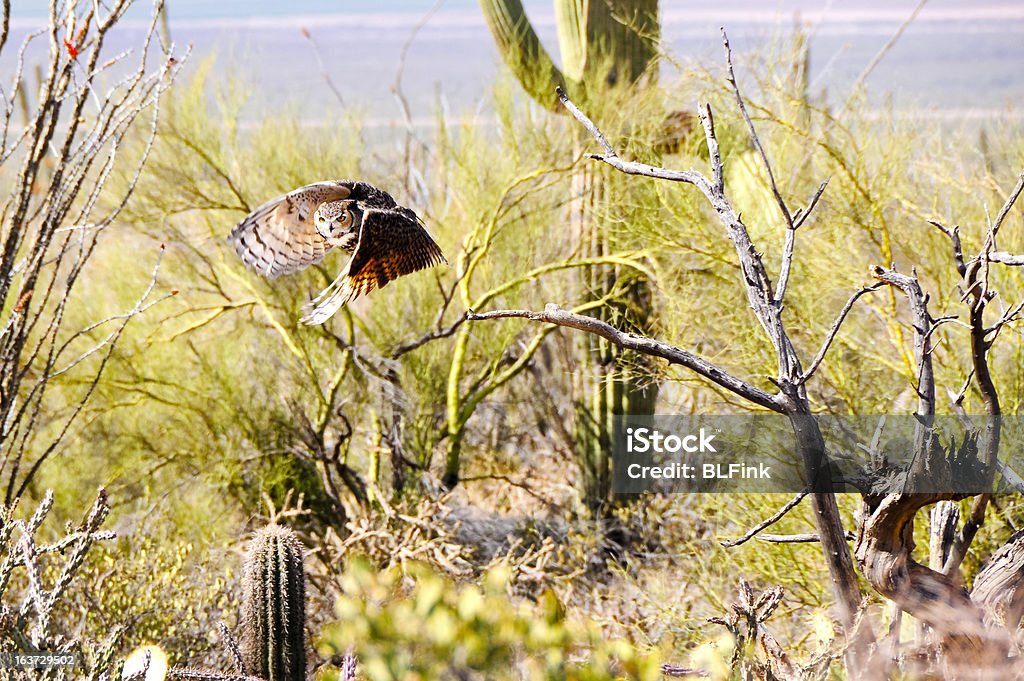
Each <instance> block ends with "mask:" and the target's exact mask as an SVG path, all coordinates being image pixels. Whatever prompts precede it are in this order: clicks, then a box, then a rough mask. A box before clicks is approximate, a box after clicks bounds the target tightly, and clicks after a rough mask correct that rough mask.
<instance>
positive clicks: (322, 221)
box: [314, 213, 327, 226]
mask: <svg viewBox="0 0 1024 681" xmlns="http://www.w3.org/2000/svg"><path fill="white" fill-rule="evenodd" d="M314 219H315V220H316V224H317V225H318V226H319V225H324V224H326V223H327V220H325V219H324V216H323V215H320V214H319V213H317V214H316V215H315V216H314Z"/></svg>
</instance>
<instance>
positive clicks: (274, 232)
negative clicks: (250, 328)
mask: <svg viewBox="0 0 1024 681" xmlns="http://www.w3.org/2000/svg"><path fill="white" fill-rule="evenodd" d="M357 184H359V183H355V182H349V181H345V180H338V181H329V182H316V183H314V184H308V185H306V186H305V187H299V188H298V189H295V190H293V191H290V192H288V193H287V194H285V195H284V196H279V197H277V198H276V199H273V200H271V201H267V202H266V203H264V204H263V205H262V206H260V207H259V208H257V209H256V210H254V211H253V212H252V213H250V214H249V215H248V216H247V217H246V218H245V219H244V220H242V221H241V222H240V223H238V226H237V227H235V228H234V229H233V230H232V231H231V234H230V235H229V236H228V243H230V244H231V245H232V246H234V248H235V252H236V253H238V256H239V257H240V258H241V259H242V261H243V262H244V263H245V264H246V265H248V266H249V267H252V268H253V269H254V270H256V271H257V272H259V273H260V274H262V275H263V276H265V277H277V276H280V275H282V274H291V273H292V272H297V271H299V270H301V269H303V268H305V267H308V266H310V265H312V264H313V263H315V262H319V261H320V260H322V259H323V257H324V255H325V254H326V253H327V251H328V250H329V249H330V247H331V246H330V244H328V243H327V241H326V240H325V239H324V238H323V237H322V236H320V234H319V233H318V232H317V231H316V226H315V225H314V224H313V213H314V212H315V211H316V208H317V206H319V205H320V204H321V203H324V202H325V201H340V200H342V199H347V198H349V196H350V195H351V194H352V191H353V187H355V186H356V185H357Z"/></svg>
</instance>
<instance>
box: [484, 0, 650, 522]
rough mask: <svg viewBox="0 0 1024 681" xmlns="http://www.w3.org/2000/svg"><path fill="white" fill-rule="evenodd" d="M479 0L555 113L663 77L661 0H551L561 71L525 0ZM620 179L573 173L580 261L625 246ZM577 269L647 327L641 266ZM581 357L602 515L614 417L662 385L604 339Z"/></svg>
mask: <svg viewBox="0 0 1024 681" xmlns="http://www.w3.org/2000/svg"><path fill="white" fill-rule="evenodd" d="M480 5H481V7H482V9H483V13H484V16H485V18H486V20H487V24H488V26H489V27H490V30H491V33H492V34H493V36H494V41H495V43H496V44H497V46H498V49H499V52H500V53H501V55H502V58H503V59H504V60H505V63H506V64H507V65H508V66H509V68H510V69H511V70H512V73H513V74H514V75H515V76H516V78H517V79H518V81H519V82H520V84H521V85H522V87H523V89H525V90H526V92H527V94H529V95H530V96H531V97H532V98H533V99H535V100H536V101H537V102H539V103H540V104H542V105H544V106H545V107H547V108H549V109H551V110H552V111H556V112H560V111H561V110H562V109H561V107H560V106H559V105H558V98H557V96H556V94H555V91H556V87H561V88H562V89H564V90H565V91H566V92H567V93H568V94H569V95H570V96H571V97H577V98H579V100H580V101H584V102H587V103H588V104H590V105H592V110H594V109H595V108H596V109H598V110H599V109H600V104H601V103H604V102H605V101H606V100H607V99H608V97H607V96H608V95H611V94H612V93H613V92H615V91H616V90H619V91H622V90H625V89H627V88H638V87H644V86H646V85H649V84H652V83H653V82H654V81H655V79H656V76H657V63H656V62H657V41H658V36H659V33H660V27H659V23H658V0H554V10H555V22H556V26H557V33H558V46H559V50H560V53H561V63H562V67H561V68H558V67H557V66H556V65H555V63H554V61H553V60H552V58H551V56H550V55H549V54H548V52H547V51H546V50H545V49H544V46H543V45H542V44H541V41H540V38H539V37H538V35H537V32H536V31H535V30H534V27H533V25H532V24H531V23H530V20H529V19H528V18H527V16H526V13H525V11H524V10H523V5H522V2H521V1H520V0H480ZM582 143H583V140H580V141H579V143H578V144H577V145H576V146H577V152H578V151H579V150H580V149H581V148H582ZM614 183H615V179H614V178H612V177H611V176H610V174H609V172H608V171H607V169H604V168H598V169H594V168H592V167H591V168H587V169H581V170H580V171H579V172H578V173H577V174H576V176H575V177H574V179H573V196H574V197H579V198H578V199H576V200H574V202H573V203H572V204H571V205H570V206H569V211H570V220H571V224H572V227H573V229H574V232H575V233H576V234H578V237H579V246H578V249H577V252H578V253H579V255H580V257H582V258H587V259H596V260H600V259H602V258H603V257H604V256H607V255H609V254H611V253H614V252H615V251H616V250H617V249H618V248H620V247H622V246H623V245H624V244H622V243H621V242H620V240H619V238H617V237H616V234H615V229H614V226H615V225H616V224H617V223H621V222H623V221H624V218H625V217H626V216H625V215H624V214H623V213H622V208H621V207H620V205H621V204H620V203H618V202H617V201H615V198H616V191H615V190H614ZM580 272H581V276H580V280H579V292H578V293H579V296H580V298H581V299H582V300H605V301H608V302H607V304H605V305H602V306H601V308H600V309H599V310H597V312H596V315H597V316H598V317H600V318H601V319H602V321H606V322H608V323H611V324H618V325H625V326H631V327H634V328H637V330H639V331H644V330H646V329H647V327H648V325H649V322H650V284H649V282H648V281H647V280H646V279H645V278H644V277H642V276H640V275H638V274H637V272H636V270H635V269H631V268H621V267H618V266H615V265H605V264H600V265H595V266H592V267H587V268H582V269H581V270H580ZM581 354H582V358H581V359H582V362H581V365H580V371H578V372H577V373H576V374H575V376H574V380H573V383H574V385H573V390H574V393H575V400H576V410H575V411H576V419H575V430H574V440H575V442H574V447H575V453H576V458H577V461H578V463H579V466H580V473H581V493H582V497H583V501H584V504H585V505H586V506H587V507H588V508H589V509H590V510H591V511H597V512H600V511H601V509H603V508H607V503H608V501H609V498H610V497H609V493H610V488H611V439H612V422H613V417H614V416H615V415H617V414H652V413H654V406H655V402H656V399H657V383H656V382H654V380H653V379H652V376H651V373H650V371H648V370H647V364H646V363H645V362H644V361H643V360H642V359H641V358H639V357H638V356H636V355H634V354H633V353H631V352H629V351H623V350H621V349H618V348H616V347H615V346H613V345H612V344H611V343H609V342H607V341H606V340H604V339H602V338H597V337H588V338H584V339H582V340H581Z"/></svg>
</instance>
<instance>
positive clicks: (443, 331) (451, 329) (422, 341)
mask: <svg viewBox="0 0 1024 681" xmlns="http://www.w3.org/2000/svg"><path fill="white" fill-rule="evenodd" d="M467 318H468V316H467V315H466V314H465V313H463V314H462V315H460V316H459V318H458V319H456V320H455V321H454V322H452V323H451V324H449V325H448V326H445V327H443V328H438V329H437V330H435V331H431V332H430V333H425V334H423V335H422V336H420V337H419V338H417V339H416V340H411V341H409V342H407V343H402V344H401V345H399V346H398V347H397V348H395V350H394V351H393V352H392V353H391V359H398V358H399V357H401V356H402V355H404V354H405V353H407V352H412V351H413V350H415V349H417V348H419V347H422V346H424V345H426V344H427V343H429V342H430V341H433V340H437V339H439V338H448V337H449V336H451V335H452V334H454V333H455V332H456V331H458V330H459V327H460V326H462V325H463V324H464V323H465V321H466V319H467Z"/></svg>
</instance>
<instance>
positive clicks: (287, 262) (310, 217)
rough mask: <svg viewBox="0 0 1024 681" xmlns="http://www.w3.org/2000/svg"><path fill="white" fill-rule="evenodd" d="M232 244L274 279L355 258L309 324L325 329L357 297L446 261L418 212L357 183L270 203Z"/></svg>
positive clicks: (305, 190) (316, 188) (316, 303)
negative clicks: (332, 258)
mask: <svg viewBox="0 0 1024 681" xmlns="http://www.w3.org/2000/svg"><path fill="white" fill-rule="evenodd" d="M228 242H229V243H230V244H231V245H232V246H234V248H235V251H236V252H237V253H238V255H239V257H240V258H241V259H242V261H243V262H245V264H246V265H249V266H250V267H252V268H253V269H255V270H256V271H257V272H259V273H260V274H262V275H264V276H266V277H277V276H280V275H282V274H291V273H293V272H297V271H299V270H302V269H305V268H306V267H308V266H310V265H312V264H314V263H317V262H319V261H321V260H322V259H323V258H324V256H325V255H326V254H327V252H328V251H330V250H331V249H332V248H340V249H342V250H344V251H347V252H348V253H351V257H350V258H349V260H348V263H347V264H346V265H345V268H344V269H343V270H342V271H341V273H340V274H339V275H338V277H337V278H336V279H335V280H334V281H333V282H332V283H331V285H330V286H328V287H327V288H326V289H324V290H323V291H322V292H321V293H320V295H318V296H317V297H316V298H315V299H314V300H313V301H312V305H313V309H312V310H311V311H310V312H309V314H307V315H306V316H305V317H303V318H302V321H303V322H304V323H306V324H322V323H324V322H325V321H327V320H328V319H330V317H331V316H332V315H333V314H334V313H335V312H337V311H338V309H340V308H341V306H342V305H345V304H346V303H348V302H349V301H351V300H352V299H354V298H356V297H357V296H360V295H362V294H364V293H368V292H370V291H372V290H373V289H374V288H381V287H383V286H385V285H386V284H387V283H388V282H390V281H391V280H392V279H396V278H398V277H400V276H402V275H403V274H409V273H411V272H416V271H417V270H421V269H424V268H427V267H430V266H432V265H436V264H438V263H441V262H446V261H445V259H444V255H442V253H441V249H440V248H438V246H437V244H436V243H434V240H433V239H431V238H430V235H429V234H428V233H427V230H426V229H425V228H424V226H423V223H422V222H421V221H420V219H419V217H418V216H417V215H416V213H414V212H413V211H412V210H410V209H408V208H405V207H404V206H400V205H398V204H397V203H396V202H395V200H394V199H393V198H391V195H389V194H388V193H387V192H384V191H381V190H380V189H377V188H376V187H374V186H372V185H369V184H366V183H365V182H353V181H350V180H336V181H327V182H317V183H314V184H310V185H306V186H305V187H299V188H298V189H296V190H294V191H291V192H289V193H287V194H285V195H284V196H279V197H278V198H276V199H273V200H272V201H268V202H267V203H265V204H263V205H262V206H260V207H259V208H257V209H256V210H254V211H253V212H252V213H250V214H249V215H248V217H246V218H245V219H244V220H242V221H241V222H240V223H238V226H237V227H235V229H234V230H232V232H231V235H230V236H229V237H228Z"/></svg>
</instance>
